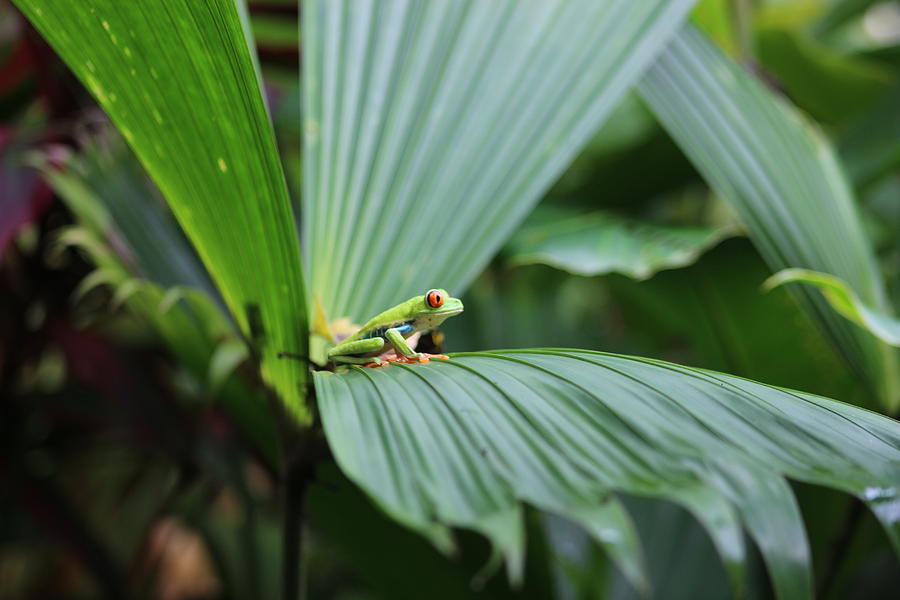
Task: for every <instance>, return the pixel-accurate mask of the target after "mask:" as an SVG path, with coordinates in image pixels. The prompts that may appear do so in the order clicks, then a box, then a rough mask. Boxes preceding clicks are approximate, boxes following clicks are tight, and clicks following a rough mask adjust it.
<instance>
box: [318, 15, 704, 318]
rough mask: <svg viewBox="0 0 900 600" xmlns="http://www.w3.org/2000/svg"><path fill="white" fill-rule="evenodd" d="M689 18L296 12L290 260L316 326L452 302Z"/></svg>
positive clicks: (676, 16)
mask: <svg viewBox="0 0 900 600" xmlns="http://www.w3.org/2000/svg"><path fill="white" fill-rule="evenodd" d="M692 4H693V0H675V1H661V0H657V1H652V2H632V1H631V0H611V1H608V2H594V1H592V0H556V1H553V2H547V1H544V0H527V1H524V2H523V1H520V0H494V1H492V2H455V1H448V0H439V1H434V2H399V1H387V2H378V3H374V2H362V3H356V2H354V3H348V2H338V1H328V2H323V1H321V0H313V1H311V2H307V3H305V4H304V7H303V32H302V37H303V41H304V46H303V77H304V132H305V148H304V164H303V167H304V176H303V184H304V190H303V192H304V193H303V202H304V204H303V207H304V220H303V239H304V244H305V247H304V248H305V250H306V253H305V255H304V257H305V259H306V260H307V261H308V266H309V269H310V274H311V275H310V276H311V281H312V285H311V289H312V290H313V293H315V294H317V295H318V296H319V297H320V298H321V300H322V305H323V307H324V309H325V311H326V312H327V313H328V316H329V317H330V318H332V319H335V318H338V317H343V316H348V317H350V318H351V319H355V320H358V319H361V318H364V317H367V316H368V314H369V313H370V312H371V311H372V308H373V307H381V306H390V305H392V304H394V303H396V302H398V301H400V300H403V299H405V298H408V297H409V296H412V295H413V294H416V293H421V292H422V290H424V289H427V288H428V287H431V286H434V285H438V284H440V285H441V286H442V287H446V288H448V289H450V290H452V291H454V293H457V294H458V293H460V291H461V288H463V287H465V286H466V285H467V284H468V283H469V282H470V281H471V280H472V279H473V278H474V277H475V276H476V275H477V274H478V272H479V271H480V270H481V269H482V268H483V266H484V265H485V263H486V262H487V261H488V260H489V259H490V257H491V256H492V255H493V254H494V253H495V252H496V251H497V250H498V249H499V247H500V245H501V244H502V243H503V242H504V241H505V239H506V238H507V237H508V236H509V235H510V234H511V233H512V232H513V230H514V228H515V226H516V225H517V224H518V223H519V222H520V221H521V220H522V219H523V218H524V217H525V215H526V214H527V213H528V211H529V210H530V209H531V208H532V207H533V206H534V205H535V203H536V202H537V201H538V199H539V198H540V197H541V195H542V193H543V192H544V191H546V190H547V188H548V187H549V186H550V185H551V184H552V183H553V181H554V180H555V179H556V178H557V177H558V176H559V175H560V173H561V172H562V171H563V169H564V168H565V167H566V166H567V165H568V163H569V162H571V160H572V159H573V158H574V157H575V155H576V154H577V152H578V151H579V150H580V149H581V147H582V146H584V144H586V143H587V142H588V141H589V140H590V138H591V136H592V134H593V133H594V132H595V131H596V130H597V129H598V127H599V126H600V125H601V124H602V122H603V120H604V118H605V117H606V116H607V115H608V114H609V113H610V111H611V110H612V109H614V108H615V106H616V104H617V103H618V101H619V100H621V98H622V97H623V95H624V94H625V92H627V90H628V88H629V86H630V85H631V84H632V83H634V81H635V80H636V78H637V77H638V76H639V75H640V73H641V72H642V71H643V69H644V68H645V67H646V66H647V65H648V64H649V63H650V61H651V60H652V59H653V57H654V56H655V55H656V53H657V52H658V51H659V50H660V49H661V48H662V46H663V44H664V43H665V41H666V40H667V39H668V38H669V36H670V34H671V33H672V32H673V31H674V30H675V28H676V27H677V26H678V25H679V24H680V23H681V22H682V21H683V19H684V18H685V16H686V14H687V12H688V11H689V9H690V8H691V5H692ZM376 7H377V9H376Z"/></svg>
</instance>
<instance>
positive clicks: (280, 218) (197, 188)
mask: <svg viewBox="0 0 900 600" xmlns="http://www.w3.org/2000/svg"><path fill="white" fill-rule="evenodd" d="M16 4H17V5H18V6H19V8H20V9H21V10H22V12H23V13H24V14H25V15H26V16H27V17H28V19H29V20H30V21H31V22H32V23H33V24H34V26H35V27H36V28H37V29H38V31H40V33H41V35H43V36H44V38H45V39H46V40H47V41H48V42H49V43H50V44H51V45H52V46H53V48H54V49H55V50H56V51H57V53H58V54H59V55H60V56H61V57H62V58H63V60H64V61H65V62H66V64H68V66H69V67H70V68H71V69H72V71H73V72H74V73H75V74H76V75H77V76H78V78H79V79H81V81H83V82H84V84H85V86H86V87H87V88H88V89H89V90H90V91H91V93H92V94H93V95H94V96H95V97H96V98H97V100H98V101H99V102H100V105H101V106H102V107H103V109H104V110H105V111H106V112H107V114H108V115H109V116H110V118H111V119H112V121H113V123H115V125H116V127H117V128H118V129H119V131H121V132H122V134H123V136H124V137H125V138H126V140H128V143H129V144H130V145H131V147H132V148H133V149H134V151H135V153H136V154H137V156H138V158H139V159H140V161H141V163H142V164H143V165H144V167H145V168H146V169H147V172H148V173H149V174H150V175H151V177H153V179H154V181H155V182H156V184H157V185H158V186H159V188H160V190H161V191H162V193H163V195H164V196H165V198H166V200H167V202H168V203H169V205H170V206H171V207H172V211H173V212H174V213H175V216H176V218H177V219H178V221H179V223H180V224H181V226H182V227H183V228H184V230H185V232H186V233H187V235H188V237H189V238H190V239H191V241H192V242H193V244H194V246H195V247H196V249H197V252H198V254H199V255H200V257H201V258H202V260H203V262H204V264H205V265H206V267H207V268H208V270H209V272H210V274H211V275H212V277H213V279H214V280H215V282H216V284H217V285H218V287H219V290H220V291H221V293H222V296H223V298H224V299H225V302H226V304H227V305H228V307H229V309H230V310H231V312H232V314H233V315H234V318H235V321H236V322H237V323H238V325H239V327H240V329H241V331H242V332H243V334H244V335H245V336H246V337H247V338H249V339H250V342H251V344H252V346H253V348H254V351H255V353H256V354H257V355H258V357H259V359H260V361H261V365H262V373H263V377H264V379H265V380H266V381H267V382H268V383H269V384H270V385H272V386H273V387H274V388H275V389H276V390H277V392H278V393H279V395H280V397H281V398H282V400H283V401H284V402H285V403H286V405H287V406H288V407H289V409H291V410H292V411H293V413H294V415H295V416H296V417H297V418H298V419H299V420H300V421H301V422H304V423H308V422H309V421H310V414H309V411H308V409H307V407H306V406H305V405H304V403H303V402H304V391H305V388H304V385H303V382H304V381H305V380H306V378H307V374H306V368H305V367H304V366H303V365H302V364H301V363H297V362H294V361H279V360H278V359H277V357H276V355H277V353H278V352H279V351H283V350H288V351H291V352H297V353H299V354H306V344H307V338H308V336H307V333H306V331H307V320H306V319H307V312H306V307H305V293H304V282H303V274H302V271H301V267H300V257H299V248H298V243H297V237H296V233H295V230H294V219H293V216H292V212H291V207H290V202H289V200H288V194H287V188H286V185H285V181H284V175H283V173H282V171H281V166H280V163H279V161H278V155H277V153H276V150H275V144H274V139H273V135H272V130H271V125H270V123H269V120H268V115H267V114H266V108H265V105H264V102H263V98H262V95H261V92H260V89H259V85H258V82H257V74H256V70H255V68H254V62H253V57H252V56H251V52H250V49H249V47H248V46H247V42H246V38H245V33H244V29H243V25H242V22H241V18H240V16H239V14H238V11H237V9H236V6H235V3H234V2H233V0H211V1H209V2H190V1H188V0H174V1H172V2H154V1H151V0H135V1H133V2H114V1H112V0H85V1H83V2H67V1H66V0H48V1H37V0H17V1H16Z"/></svg>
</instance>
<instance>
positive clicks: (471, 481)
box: [314, 350, 900, 598]
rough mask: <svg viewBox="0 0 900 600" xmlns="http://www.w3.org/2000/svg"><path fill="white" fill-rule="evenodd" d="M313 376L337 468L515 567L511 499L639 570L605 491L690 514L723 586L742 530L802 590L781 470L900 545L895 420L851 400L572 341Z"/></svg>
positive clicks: (792, 515) (794, 526) (783, 585)
mask: <svg viewBox="0 0 900 600" xmlns="http://www.w3.org/2000/svg"><path fill="white" fill-rule="evenodd" d="M314 381H315V384H316V391H317V393H318V398H319V407H320V410H321V415H322V422H323V425H324V427H325V431H326V433H327V435H328V440H329V443H330V445H331V447H332V451H333V452H334V454H335V458H336V459H337V461H338V464H339V465H340V466H341V468H342V470H343V471H344V472H345V473H347V475H348V476H349V477H350V478H351V479H352V480H354V481H355V482H356V483H358V484H359V485H360V486H361V487H362V488H363V489H365V490H366V491H367V492H368V493H369V494H370V495H372V496H373V497H374V498H376V500H377V501H378V502H379V503H380V504H381V505H382V507H384V508H385V509H386V510H387V511H388V512H389V513H390V514H392V515H393V516H394V517H395V518H398V519H400V520H401V521H403V522H405V523H407V524H408V525H410V526H412V527H414V528H417V529H419V530H420V531H423V532H427V533H429V534H430V535H432V536H433V537H434V539H436V540H439V541H440V543H442V544H446V541H447V538H446V537H445V536H446V532H443V533H440V535H439V536H437V537H435V536H436V534H438V532H440V525H439V524H440V523H447V524H452V525H461V526H465V527H469V528H474V529H478V530H480V531H483V532H485V533H486V534H487V535H488V536H489V537H491V538H492V539H493V541H494V543H495V544H496V547H498V548H499V549H501V550H503V551H504V552H505V553H507V555H508V556H511V557H512V560H513V562H514V561H515V560H516V559H517V557H516V554H515V549H514V547H511V546H510V541H516V540H517V541H516V543H521V539H520V537H519V534H518V533H517V531H518V526H517V521H518V516H517V510H516V506H517V501H525V502H528V503H530V504H533V505H535V506H537V507H539V508H542V509H544V510H548V511H550V512H553V513H556V514H561V515H565V516H566V517H568V518H570V519H574V520H575V521H576V522H578V523H580V524H581V525H583V526H584V527H585V528H586V529H587V531H588V532H589V533H590V534H591V535H592V536H593V537H594V539H595V540H597V541H598V542H599V543H600V544H601V545H603V546H604V547H605V549H606V550H607V551H608V552H609V553H610V554H611V555H612V557H613V558H614V560H616V562H617V564H618V565H619V566H620V568H622V569H623V570H624V571H625V572H626V573H627V574H629V575H630V576H631V579H632V580H633V581H637V582H641V581H642V579H641V575H640V573H641V564H642V558H641V556H640V551H639V548H638V546H637V542H636V537H635V533H634V530H633V528H632V526H631V524H630V521H629V519H628V517H627V513H626V512H625V511H624V509H623V508H622V506H621V505H620V504H619V503H618V501H617V500H615V496H612V495H610V493H611V492H613V491H624V492H628V493H630V494H634V495H638V496H644V497H661V498H666V499H670V500H672V501H674V502H676V503H678V504H680V505H682V506H684V507H685V508H687V509H688V510H689V511H690V512H691V513H692V514H694V516H695V517H696V518H697V519H698V520H700V522H701V523H702V524H703V525H704V527H705V528H706V529H707V531H708V532H709V534H710V536H711V537H712V539H713V541H714V543H715V545H716V547H717V549H718V551H719V553H720V554H721V555H722V557H723V560H724V561H725V563H726V565H727V566H728V570H729V572H730V574H731V575H732V578H733V580H734V581H736V582H739V581H741V578H742V566H741V565H742V563H743V560H744V554H745V551H744V548H743V544H742V538H741V535H740V525H739V523H741V524H743V525H744V526H745V527H746V528H747V530H748V531H749V533H750V535H751V536H752V537H753V538H754V539H755V541H756V543H757V545H758V546H759V547H760V550H761V551H762V553H763V556H764V558H765V560H766V563H767V565H768V568H769V570H770V573H771V575H772V578H773V583H774V586H775V589H776V590H777V592H778V594H779V596H780V597H784V598H796V597H809V596H810V594H811V590H810V583H809V572H808V568H809V564H808V563H809V555H808V548H807V541H806V537H805V534H804V530H803V523H802V519H801V517H800V513H799V511H798V509H797V506H796V502H795V500H794V499H793V496H792V494H791V491H790V488H789V487H788V486H787V484H786V482H785V481H784V477H785V476H788V477H791V478H794V479H797V480H800V481H806V482H811V483H816V484H818V485H825V486H828V487H833V488H836V489H839V490H843V491H845V492H848V493H851V494H854V495H856V496H857V497H859V498H861V499H863V500H864V501H866V502H868V503H869V504H870V505H871V506H872V507H873V512H875V514H876V515H877V516H879V517H880V518H881V520H882V522H883V524H884V526H885V527H886V528H887V529H888V531H889V532H890V533H891V535H892V538H893V539H894V541H895V544H896V542H897V541H900V540H898V536H897V534H898V532H900V529H898V524H897V519H896V513H893V515H892V513H891V510H894V509H895V508H896V506H897V503H898V502H900V500H898V498H897V497H896V490H897V489H898V488H897V486H898V485H900V450H898V441H900V426H898V424H897V423H896V422H894V421H891V420H890V419H887V418H884V417H881V416H879V415H877V414H874V413H868V412H867V411H864V410H862V409H858V408H855V407H853V406H850V405H844V404H841V403H838V402H834V401H831V400H826V399H824V398H819V397H815V396H811V395H807V394H802V393H799V392H790V391H787V390H782V389H778V388H772V387H769V386H765V385H762V384H758V383H755V382H751V381H748V380H742V379H739V378H736V377H731V376H728V375H722V374H719V373H714V372H709V371H700V370H695V369H689V368H686V367H680V366H676V365H673V364H669V363H664V362H660V361H654V360H650V359H638V358H629V357H623V356H617V355H610V354H603V353H598V352H589V351H582V350H518V351H505V352H487V353H472V354H461V355H455V356H454V357H453V358H452V359H451V360H449V361H434V362H432V364H430V365H427V366H414V367H407V366H399V365H398V366H396V367H387V368H381V369H361V368H354V369H351V370H350V371H348V372H345V373H338V374H332V373H317V374H316V375H315V378H314ZM462 465H465V468H462ZM891 490H893V492H892V491H891ZM892 493H893V495H891V494H892ZM882 496H883V497H882ZM882 501H884V502H885V503H884V504H881V502H882ZM898 550H900V548H898Z"/></svg>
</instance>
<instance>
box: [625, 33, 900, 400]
mask: <svg viewBox="0 0 900 600" xmlns="http://www.w3.org/2000/svg"><path fill="white" fill-rule="evenodd" d="M639 88H640V91H641V93H642V94H643V96H644V98H645V99H646V100H647V102H648V103H649V104H650V106H651V108H652V109H653V111H654V112H655V113H656V115H657V116H658V117H659V119H660V121H661V122H662V124H663V126H664V127H665V128H666V129H667V130H668V131H669V132H670V133H671V134H672V136H673V137H674V138H675V140H676V142H677V143H678V144H679V145H680V146H681V147H682V149H683V150H684V151H685V153H686V154H687V155H688V156H689V157H690V158H691V160H692V161H693V162H694V164H695V165H696V166H697V168H698V169H699V170H700V171H701V173H702V174H703V175H704V177H705V178H706V179H707V181H709V183H710V184H711V185H712V186H713V187H714V188H715V189H716V190H717V191H718V193H719V194H720V195H721V196H722V197H723V199H725V200H726V201H727V202H729V203H730V204H731V206H732V207H733V208H734V210H735V212H736V213H737V215H738V217H739V218H740V219H741V221H742V222H743V224H744V225H745V226H746V228H747V233H748V235H749V236H750V238H751V239H752V240H753V241H754V243H755V244H756V246H757V248H758V249H759V251H760V253H761V254H762V256H763V258H764V259H765V260H766V262H767V263H768V264H769V266H770V267H771V268H772V269H773V270H780V269H784V268H792V267H797V268H807V269H811V270H815V271H821V272H825V273H831V274H833V275H835V276H838V277H840V278H842V279H844V280H845V281H847V283H848V284H849V285H851V286H852V287H853V289H854V290H856V292H857V293H858V294H859V295H860V298H861V299H862V300H863V301H864V302H867V303H870V304H871V305H873V306H875V307H877V308H879V309H882V308H884V307H886V306H887V301H886V298H885V292H884V285H883V282H882V281H881V278H880V276H879V274H878V271H877V268H876V264H875V260H874V256H873V253H872V249H871V246H870V243H869V240H868V239H867V238H866V236H865V233H864V231H863V229H862V226H861V224H860V219H859V215H858V213H857V210H856V206H855V204H854V199H853V193H852V191H851V189H850V187H849V185H848V183H847V181H846V179H845V177H844V174H843V172H842V171H841V168H840V166H839V164H838V162H837V160H836V158H835V156H834V153H833V151H832V149H831V148H830V146H829V145H828V144H827V142H826V141H825V140H824V139H823V138H822V136H821V134H820V133H819V132H818V131H817V130H816V129H814V128H813V127H812V126H811V125H810V124H808V123H807V122H806V121H804V120H803V118H802V117H801V116H800V115H799V114H797V112H796V111H794V110H793V109H792V108H791V107H790V106H789V105H787V104H786V103H785V102H783V101H781V100H779V99H778V98H776V97H775V96H774V95H773V94H772V93H771V92H769V91H768V90H767V89H766V88H764V87H763V86H762V85H761V84H760V83H759V82H758V81H756V80H755V79H754V78H753V77H751V76H750V75H748V74H747V73H746V72H744V71H743V70H742V69H740V68H739V67H737V66H736V65H735V64H734V63H732V62H731V61H729V60H728V59H727V58H725V57H724V56H723V55H722V54H721V52H719V51H718V50H717V49H716V48H715V47H714V46H713V45H712V44H711V43H710V42H709V41H708V40H706V39H705V38H704V37H703V36H702V35H701V34H700V33H698V32H697V31H695V30H694V29H692V28H689V27H685V28H684V29H683V30H682V31H681V32H680V33H679V34H678V36H677V37H676V38H675V39H674V40H673V41H672V43H670V44H669V46H668V47H667V49H666V51H665V52H664V53H663V54H662V55H661V56H660V58H659V60H658V61H657V62H656V63H655V64H654V66H653V68H652V69H651V70H650V71H648V73H647V75H646V77H645V78H644V79H643V80H642V82H641V84H640V86H639ZM800 297H801V298H802V299H803V300H804V302H805V306H806V307H807V308H808V310H810V311H811V313H812V314H813V315H814V317H815V319H816V321H817V323H818V324H819V326H821V327H822V328H823V330H824V331H825V332H826V334H827V335H828V337H829V339H830V341H831V342H832V344H833V345H834V346H835V348H836V349H837V350H838V351H839V352H840V353H841V355H842V356H843V358H844V359H845V360H846V361H847V362H848V363H849V364H850V366H851V367H852V368H853V369H854V371H855V372H856V373H858V374H860V375H861V376H862V380H863V382H866V383H868V386H869V387H870V389H872V390H874V391H875V392H876V393H877V395H878V397H879V398H880V399H881V401H882V402H883V403H884V405H885V406H886V407H888V408H893V407H896V406H898V405H900V387H898V385H900V383H898V374H897V364H896V358H895V355H894V352H893V350H892V349H890V348H889V347H887V346H886V345H884V344H882V343H881V342H880V341H879V340H877V339H876V338H874V337H872V336H871V335H870V334H868V333H867V332H865V331H863V330H861V329H859V328H857V327H856V326H855V325H853V324H851V323H849V322H847V321H846V320H845V319H844V318H843V317H841V316H840V315H839V314H837V313H835V312H834V311H833V310H832V309H831V307H830V306H829V305H828V302H827V301H826V300H825V299H824V298H823V297H822V296H821V294H819V293H818V292H815V291H813V290H810V289H803V290H800Z"/></svg>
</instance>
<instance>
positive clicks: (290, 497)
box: [282, 430, 315, 600]
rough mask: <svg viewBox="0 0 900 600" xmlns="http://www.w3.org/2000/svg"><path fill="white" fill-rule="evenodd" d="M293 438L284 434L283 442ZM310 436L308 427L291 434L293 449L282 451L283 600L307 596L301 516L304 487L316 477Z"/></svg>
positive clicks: (302, 515)
mask: <svg viewBox="0 0 900 600" xmlns="http://www.w3.org/2000/svg"><path fill="white" fill-rule="evenodd" d="M292 437H293V436H287V437H286V441H288V440H291V438H292ZM312 438H313V435H312V434H311V432H310V431H309V430H306V431H304V432H302V433H301V435H300V436H299V438H298V437H293V442H294V443H293V444H292V445H293V448H287V449H286V452H285V476H284V507H283V510H284V529H283V532H284V533H283V536H284V537H283V538H282V540H283V545H282V558H283V561H282V568H283V574H284V580H283V582H282V584H283V595H282V598H283V600H303V599H305V598H306V569H305V567H304V558H305V556H304V553H303V550H304V541H305V540H304V531H303V518H304V506H305V502H306V489H307V487H309V484H310V482H312V480H313V478H314V476H315V467H314V465H315V463H314V461H313V456H312V450H313V444H312Z"/></svg>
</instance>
